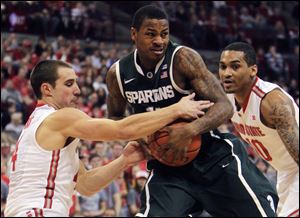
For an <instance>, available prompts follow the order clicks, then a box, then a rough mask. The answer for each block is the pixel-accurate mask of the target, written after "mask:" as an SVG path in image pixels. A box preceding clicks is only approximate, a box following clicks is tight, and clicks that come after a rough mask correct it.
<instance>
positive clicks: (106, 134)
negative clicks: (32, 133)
mask: <svg viewBox="0 0 300 218" xmlns="http://www.w3.org/2000/svg"><path fill="white" fill-rule="evenodd" d="M49 124H50V125H51V126H52V129H53V130H54V131H56V132H59V133H60V134H62V135H63V136H64V137H65V138H68V137H73V138H80V139H86V140H95V141H100V140H113V139H116V138H119V137H120V134H122V133H121V131H120V130H119V124H118V122H117V121H113V120H109V119H104V118H103V119H96V118H91V117H90V116H88V115H87V114H85V113H84V112H82V111H80V110H77V109H74V108H64V109H61V110H59V111H58V112H56V113H55V116H53V117H52V118H51V120H50V123H49ZM54 128H55V129H54Z"/></svg>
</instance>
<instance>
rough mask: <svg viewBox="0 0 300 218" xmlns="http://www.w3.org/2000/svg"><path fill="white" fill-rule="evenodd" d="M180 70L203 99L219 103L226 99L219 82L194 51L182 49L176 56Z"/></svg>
mask: <svg viewBox="0 0 300 218" xmlns="http://www.w3.org/2000/svg"><path fill="white" fill-rule="evenodd" d="M175 64H176V68H177V69H176V71H177V70H178V71H179V72H180V73H181V74H183V75H184V77H185V78H186V79H187V80H188V81H190V85H191V87H192V89H193V90H194V91H195V92H196V94H197V95H199V96H201V97H202V98H203V99H207V100H210V101H212V102H217V101H220V100H223V99H226V94H225V92H224V91H223V89H222V87H221V84H220V82H219V80H218V79H217V78H216V77H215V76H214V75H213V74H212V73H211V72H210V71H209V70H208V69H207V67H206V65H205V63H204V61H203V59H202V57H201V56H200V55H199V54H198V53H197V52H196V51H194V50H191V49H189V48H182V49H180V50H179V51H178V54H177V55H176V56H175Z"/></svg>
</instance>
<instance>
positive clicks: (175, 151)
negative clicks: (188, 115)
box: [148, 121, 201, 166]
mask: <svg viewBox="0 0 300 218" xmlns="http://www.w3.org/2000/svg"><path fill="white" fill-rule="evenodd" d="M187 123H188V122H183V121H180V122H177V123H174V124H171V125H170V126H169V127H170V128H173V130H172V131H181V130H180V129H182V127H183V125H186V124H187ZM169 127H167V128H169ZM167 128H163V129H161V130H158V131H156V132H155V133H153V134H152V135H150V136H148V148H149V150H150V152H151V155H152V156H153V157H154V158H155V159H157V160H158V161H160V162H162V163H163V164H166V165H168V166H183V165H185V164H188V163H189V162H191V161H192V160H193V159H194V158H195V157H196V156H197V154H198V153H199V151H200V148H201V136H200V135H197V136H195V137H193V138H184V139H183V141H182V143H179V144H175V145H174V144H173V145H172V144H170V141H172V140H171V138H170V132H169V131H167ZM173 135H174V134H173ZM174 137H177V136H174Z"/></svg>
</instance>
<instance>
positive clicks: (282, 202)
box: [219, 42, 299, 217]
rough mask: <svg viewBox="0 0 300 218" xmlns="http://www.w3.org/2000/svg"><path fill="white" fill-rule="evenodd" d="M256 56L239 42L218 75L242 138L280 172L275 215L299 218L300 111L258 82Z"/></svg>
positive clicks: (276, 89)
mask: <svg viewBox="0 0 300 218" xmlns="http://www.w3.org/2000/svg"><path fill="white" fill-rule="evenodd" d="M257 71H258V69H257V65H256V54H255V51H254V49H253V48H252V47H251V46H250V45H249V44H247V43H243V42H236V43H232V44H230V45H228V46H227V47H226V48H225V49H224V50H223V52H222V54H221V58H220V63H219V75H220V79H221V81H222V84H223V87H224V89H225V91H226V93H228V97H229V99H230V100H231V102H232V104H233V106H234V108H235V111H234V115H233V117H232V118H231V120H232V123H233V124H234V126H235V128H236V130H237V131H238V132H239V134H240V136H241V137H242V138H243V139H244V140H245V141H247V142H248V143H249V144H250V145H251V146H253V148H255V150H256V151H257V153H258V154H260V156H261V157H262V158H263V159H264V160H266V161H268V163H269V164H270V165H271V166H272V167H273V168H275V169H276V170H277V191H278V195H279V204H278V210H277V214H278V216H283V217H297V216H298V217H299V108H298V106H297V105H296V103H295V101H294V100H293V98H292V97H291V96H290V95H289V94H288V93H286V92H285V91H284V90H283V89H282V88H280V87H279V86H278V85H276V84H273V83H270V82H266V81H263V80H261V79H260V78H258V76H257Z"/></svg>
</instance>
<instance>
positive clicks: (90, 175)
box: [76, 142, 145, 196]
mask: <svg viewBox="0 0 300 218" xmlns="http://www.w3.org/2000/svg"><path fill="white" fill-rule="evenodd" d="M144 158H145V156H144V153H143V151H142V150H141V148H140V147H139V145H138V143H137V142H129V143H128V144H127V145H126V147H125V148H124V150H123V154H122V155H121V156H120V157H118V158H117V159H115V160H114V161H112V162H110V163H108V164H107V165H105V166H100V167H97V168H94V169H91V170H86V169H85V167H84V165H83V163H82V162H80V169H79V173H78V179H77V184H76V190H77V191H78V192H79V193H80V194H82V195H86V196H91V195H93V194H95V193H97V192H98V191H99V190H101V189H102V188H105V187H106V186H107V185H109V184H110V183H111V182H112V181H113V180H115V179H116V178H117V177H118V176H119V175H120V173H121V172H122V171H123V170H125V169H126V168H127V167H129V166H132V165H135V164H137V163H138V162H140V161H142V160H144Z"/></svg>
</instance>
